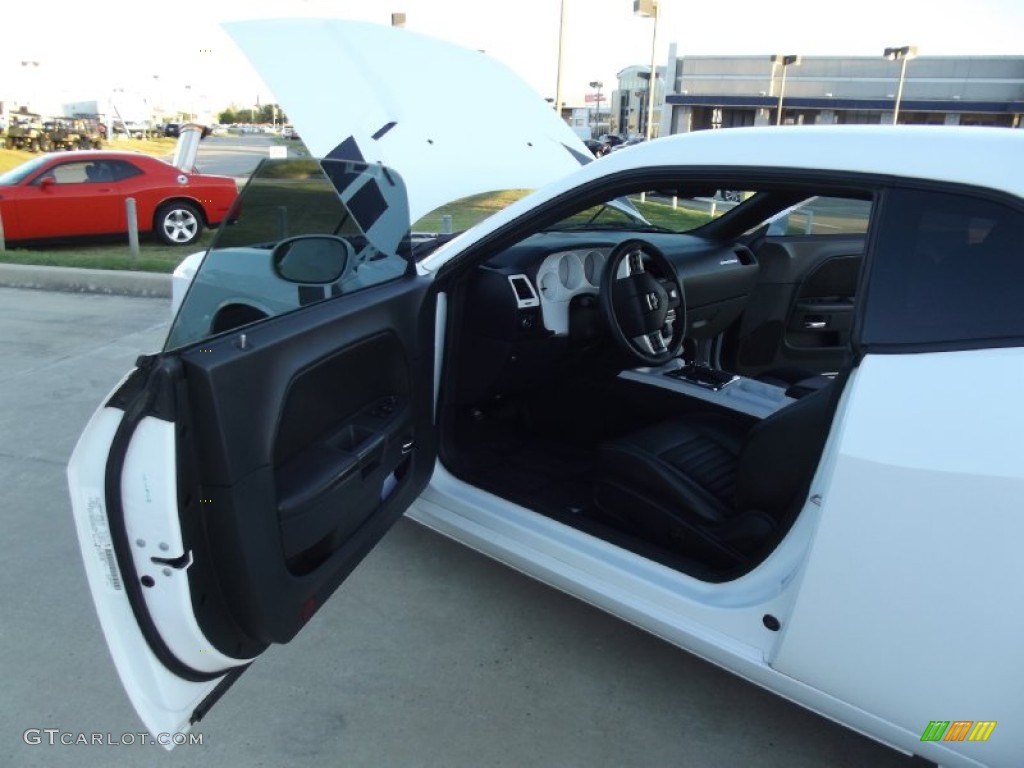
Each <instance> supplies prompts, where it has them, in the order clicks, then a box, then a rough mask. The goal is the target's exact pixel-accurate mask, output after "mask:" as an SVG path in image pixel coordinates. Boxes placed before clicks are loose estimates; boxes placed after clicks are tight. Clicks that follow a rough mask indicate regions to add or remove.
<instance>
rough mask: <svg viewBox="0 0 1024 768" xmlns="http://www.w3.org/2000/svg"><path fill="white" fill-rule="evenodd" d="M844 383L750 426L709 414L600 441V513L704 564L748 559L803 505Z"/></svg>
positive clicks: (597, 497)
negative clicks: (601, 442) (604, 441)
mask: <svg viewBox="0 0 1024 768" xmlns="http://www.w3.org/2000/svg"><path fill="white" fill-rule="evenodd" d="M845 380H846V376H845V375H844V374H840V375H839V376H837V377H836V379H835V380H834V381H832V382H830V383H829V384H828V386H826V387H824V388H822V389H818V390H816V391H814V392H811V393H809V394H808V395H806V396H805V397H803V398H801V399H800V400H797V401H796V402H794V403H792V404H791V405H789V406H787V407H785V408H783V409H782V410H779V411H776V412H775V413H774V414H772V415H771V416H769V417H768V418H766V419H764V420H763V421H761V422H759V423H757V424H755V425H754V426H753V427H751V428H748V427H747V426H746V425H745V424H744V423H743V422H741V421H739V420H738V419H733V418H730V417H728V416H724V415H720V414H713V413H704V414H697V415H694V416H688V417H685V418H679V419H674V420H672V421H669V422H665V423H662V424H657V425H655V426H652V427H648V428H646V429H643V430H640V431H639V432H635V433H633V434H631V435H627V436H625V437H621V438H617V439H615V440H611V441H608V442H606V443H603V444H602V445H601V446H599V449H598V469H599V480H598V482H597V486H596V492H595V501H596V504H597V506H598V508H599V509H600V510H601V511H602V512H603V513H604V514H605V515H606V516H607V517H608V519H609V522H611V523H612V524H613V525H617V526H619V527H620V528H623V529H625V530H627V531H628V532H630V533H633V534H635V535H638V536H641V537H642V538H644V539H645V540H648V541H654V542H657V543H660V544H661V545H663V546H668V547H670V548H672V549H674V550H675V551H677V552H679V553H681V554H684V555H687V556H690V557H693V558H695V559H698V560H700V561H701V562H703V563H705V564H707V565H711V566H735V565H742V564H744V563H747V562H748V561H751V560H752V559H753V557H754V556H755V555H756V554H758V551H759V550H761V549H762V548H763V547H764V546H766V545H768V544H773V543H774V542H775V541H776V540H777V539H778V537H779V536H781V535H782V534H783V533H784V532H785V531H786V530H787V529H788V528H789V526H790V524H791V523H792V520H793V518H794V517H795V515H796V513H797V512H798V511H799V509H800V507H801V506H802V504H803V501H804V498H805V497H806V494H807V490H808V487H809V486H810V482H811V477H812V476H813V475H814V471H815V469H816V467H817V465H818V460H819V458H820V456H821V451H822V449H823V447H824V444H825V439H826V438H827V436H828V431H829V427H830V425H831V423H832V415H833V413H834V412H835V407H836V403H837V402H838V399H839V394H840V393H841V391H842V387H843V383H844V382H845Z"/></svg>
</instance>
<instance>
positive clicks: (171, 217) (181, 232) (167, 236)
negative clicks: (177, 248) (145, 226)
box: [154, 201, 203, 245]
mask: <svg viewBox="0 0 1024 768" xmlns="http://www.w3.org/2000/svg"><path fill="white" fill-rule="evenodd" d="M154 229H155V230H156V234H157V237H159V238H160V239H161V240H162V241H163V242H165V243H167V245H189V244H190V243H194V242H195V241H196V238H198V237H199V235H200V233H202V231H203V217H202V214H201V213H200V212H199V209H198V208H197V207H196V206H195V205H193V204H192V203H188V202H184V201H182V202H175V203H167V204H166V205H162V206H160V209H159V210H158V211H157V212H156V222H155V226H154Z"/></svg>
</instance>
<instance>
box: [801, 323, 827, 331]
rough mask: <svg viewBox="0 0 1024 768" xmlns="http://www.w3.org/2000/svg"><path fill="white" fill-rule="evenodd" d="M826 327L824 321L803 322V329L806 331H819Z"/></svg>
mask: <svg viewBox="0 0 1024 768" xmlns="http://www.w3.org/2000/svg"><path fill="white" fill-rule="evenodd" d="M827 325H828V323H827V322H826V321H824V320H804V328H806V329H807V330H808V331H820V330H821V329H822V328H825V327H826V326H827Z"/></svg>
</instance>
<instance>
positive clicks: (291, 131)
mask: <svg viewBox="0 0 1024 768" xmlns="http://www.w3.org/2000/svg"><path fill="white" fill-rule="evenodd" d="M281 138H283V139H299V138H301V137H300V136H299V132H298V131H297V130H295V126H294V125H286V126H285V127H284V128H282V129H281Z"/></svg>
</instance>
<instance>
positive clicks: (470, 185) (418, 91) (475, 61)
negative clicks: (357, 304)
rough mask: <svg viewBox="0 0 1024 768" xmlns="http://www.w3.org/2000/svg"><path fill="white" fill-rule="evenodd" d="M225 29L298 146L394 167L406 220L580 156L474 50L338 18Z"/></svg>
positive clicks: (517, 86)
mask: <svg viewBox="0 0 1024 768" xmlns="http://www.w3.org/2000/svg"><path fill="white" fill-rule="evenodd" d="M225 29H226V30H227V32H228V34H229V35H231V37H232V38H233V39H234V40H235V42H236V43H237V44H238V45H239V47H240V48H241V49H242V51H243V52H244V53H245V55H246V56H247V57H248V58H249V60H250V61H251V62H252V64H253V66H254V67H255V69H256V70H257V72H258V73H259V74H260V76H261V77H262V78H263V80H264V81H265V82H266V84H267V86H268V87H269V88H270V90H271V91H272V92H273V94H274V96H275V98H276V99H277V100H278V101H279V102H280V104H281V106H282V107H283V108H284V110H285V111H286V112H287V114H288V116H289V119H290V120H291V121H292V122H293V123H294V124H295V126H296V127H297V128H298V130H299V133H300V134H301V135H302V138H303V140H304V142H305V143H306V146H307V147H308V148H309V150H310V152H311V153H312V154H313V155H314V156H315V157H320V158H323V157H336V158H340V159H352V160H364V161H366V162H370V163H378V162H379V163H383V164H384V165H386V166H388V167H389V168H392V169H394V170H396V171H397V172H398V173H399V175H401V176H402V178H403V180H404V181H405V183H406V186H407V188H408V193H409V206H410V211H409V213H410V216H411V220H412V221H413V222H415V221H416V220H417V219H419V218H420V217H422V216H423V215H424V214H426V213H429V212H431V211H433V210H435V209H437V208H438V207H440V206H441V205H444V204H445V203H449V202H452V201H454V200H457V199H460V198H462V197H466V196H468V195H472V194H478V193H482V192H490V191H493V190H500V189H535V188H537V187H540V186H542V185H544V184H546V183H548V182H549V181H552V180H554V179H556V178H559V177H561V176H564V175H565V174H567V173H569V172H571V171H572V170H574V169H576V168H578V167H579V166H580V164H581V163H584V162H588V161H589V160H590V159H591V156H590V153H589V152H588V151H587V149H586V146H585V145H584V144H583V142H582V141H581V140H580V139H579V137H577V136H576V135H575V134H574V133H573V132H572V131H571V130H570V129H569V127H568V126H567V125H566V124H565V122H564V121H563V120H561V119H560V118H559V117H558V116H557V115H556V114H555V112H554V110H553V109H552V108H551V105H550V104H548V103H547V102H545V101H544V99H543V98H541V96H540V95H538V94H537V93H536V92H535V91H533V90H531V89H530V88H529V86H527V85H526V83H525V82H523V81H522V80H521V79H520V78H519V77H518V76H517V75H516V74H514V73H513V72H512V71H511V70H509V69H508V68H507V67H506V66H504V65H503V64H501V63H500V62H498V61H495V60H494V59H493V58H491V57H489V56H487V55H486V54H484V53H481V52H479V51H474V50H470V49H467V48H461V47H459V46H455V45H452V44H451V43H447V42H443V41H440V40H436V39H433V38H429V37H424V36H422V35H418V34H416V33H413V32H409V31H407V30H404V29H398V28H393V27H387V26H381V25H376V24H368V23H364V22H354V21H344V20H340V19H310V18H299V19H272V20H259V21H238V22H230V23H228V24H226V25H225Z"/></svg>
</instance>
